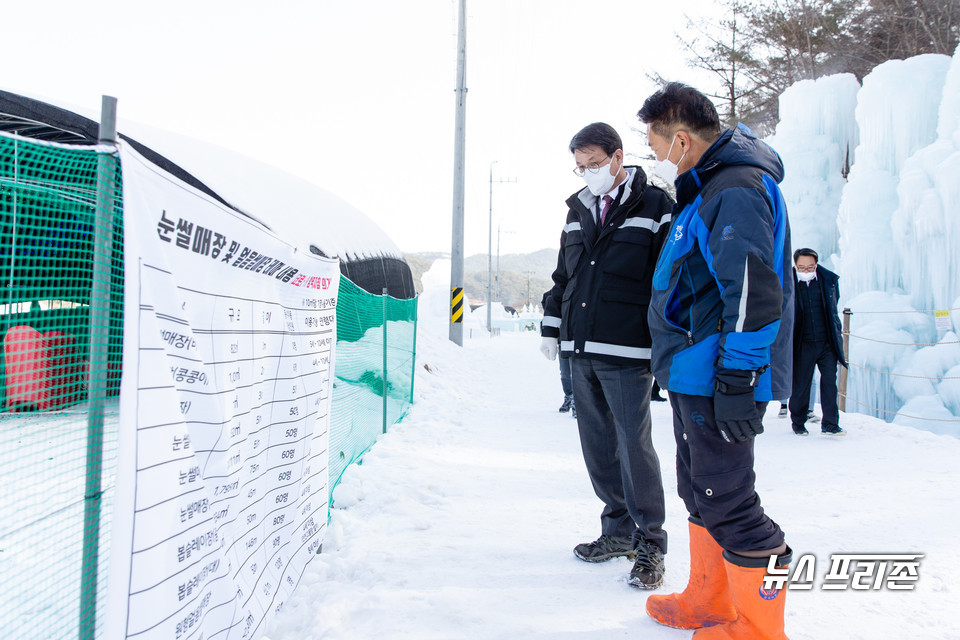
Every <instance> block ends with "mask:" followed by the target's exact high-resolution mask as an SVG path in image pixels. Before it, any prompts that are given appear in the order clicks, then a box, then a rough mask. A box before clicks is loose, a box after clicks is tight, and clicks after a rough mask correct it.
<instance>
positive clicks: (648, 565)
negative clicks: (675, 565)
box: [627, 541, 667, 589]
mask: <svg viewBox="0 0 960 640" xmlns="http://www.w3.org/2000/svg"><path fill="white" fill-rule="evenodd" d="M666 570H667V568H666V566H665V565H664V563H663V552H662V551H660V547H658V546H657V545H655V544H652V543H649V542H645V541H641V542H640V544H639V545H638V546H637V559H636V561H634V563H633V569H631V570H630V578H628V579H627V583H628V584H629V585H630V586H631V587H636V588H638V589H658V588H659V587H660V586H661V585H662V584H663V573H664V571H666Z"/></svg>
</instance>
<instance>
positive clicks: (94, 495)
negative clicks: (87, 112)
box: [0, 135, 123, 638]
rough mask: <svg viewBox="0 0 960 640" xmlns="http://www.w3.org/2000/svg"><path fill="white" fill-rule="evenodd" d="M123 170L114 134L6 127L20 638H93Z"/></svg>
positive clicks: (3, 559) (5, 270)
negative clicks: (37, 133)
mask: <svg viewBox="0 0 960 640" xmlns="http://www.w3.org/2000/svg"><path fill="white" fill-rule="evenodd" d="M120 184H121V183H120V163H119V161H118V158H117V156H116V155H115V154H114V153H111V150H110V149H109V148H89V147H88V148H80V147H71V148H68V147H63V146H55V145H51V144H43V143H33V142H30V141H28V140H25V139H22V138H17V137H11V136H6V135H3V136H0V212H2V218H0V220H2V222H0V225H2V226H0V283H2V288H0V338H2V347H3V350H2V356H0V482H2V486H3V487H4V491H3V492H2V493H0V575H2V576H3V584H4V589H2V590H0V620H3V621H4V622H3V624H4V632H3V633H4V635H5V636H8V637H11V638H92V637H93V634H94V633H95V620H96V616H95V613H96V611H97V609H98V607H99V605H101V604H102V600H103V598H102V596H103V593H104V592H103V588H104V585H105V581H104V580H102V579H98V576H101V577H102V576H103V575H104V574H103V572H104V571H105V570H106V567H105V562H106V558H107V555H108V549H109V535H108V534H109V530H110V519H109V513H110V509H109V506H110V501H111V500H112V495H113V492H112V486H113V476H114V472H115V467H116V441H117V438H116V436H117V414H118V411H117V409H118V393H119V381H120V365H121V350H122V308H123V244H122V237H123V236H122V229H121V223H122V222H121V221H122V218H121V210H122V202H121V192H120ZM98 596H100V597H98ZM101 611H102V608H101Z"/></svg>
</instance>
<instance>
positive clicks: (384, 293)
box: [383, 287, 387, 433]
mask: <svg viewBox="0 0 960 640" xmlns="http://www.w3.org/2000/svg"><path fill="white" fill-rule="evenodd" d="M383 432H384V433H386V432H387V288H386V287H384V288H383Z"/></svg>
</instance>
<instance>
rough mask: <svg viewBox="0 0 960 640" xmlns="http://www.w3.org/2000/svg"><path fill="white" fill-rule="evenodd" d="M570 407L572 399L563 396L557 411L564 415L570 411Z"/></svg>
mask: <svg viewBox="0 0 960 640" xmlns="http://www.w3.org/2000/svg"><path fill="white" fill-rule="evenodd" d="M571 407H573V398H569V397H567V396H564V398H563V404H562V405H560V408H559V409H557V411H559V412H560V413H566V412H567V411H570V408H571Z"/></svg>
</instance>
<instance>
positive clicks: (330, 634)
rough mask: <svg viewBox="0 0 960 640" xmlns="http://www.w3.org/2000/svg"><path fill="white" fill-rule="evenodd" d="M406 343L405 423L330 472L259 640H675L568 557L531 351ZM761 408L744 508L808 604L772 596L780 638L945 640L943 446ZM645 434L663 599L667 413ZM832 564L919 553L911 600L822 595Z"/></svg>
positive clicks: (563, 458) (540, 377) (680, 559)
mask: <svg viewBox="0 0 960 640" xmlns="http://www.w3.org/2000/svg"><path fill="white" fill-rule="evenodd" d="M417 346H418V349H419V353H418V354H417V355H418V357H417V379H416V396H417V401H416V404H415V405H414V408H413V410H412V411H411V413H410V414H409V415H408V416H407V418H406V419H405V420H404V421H403V422H402V423H400V424H399V425H395V426H394V427H393V429H392V431H391V432H390V433H388V434H386V435H385V436H382V437H381V439H380V440H379V441H378V442H377V444H376V445H375V446H374V448H373V449H372V450H371V451H370V452H369V453H368V454H367V456H366V457H365V459H364V462H363V464H362V465H361V466H354V467H352V468H350V469H349V470H348V471H347V472H346V473H345V474H344V477H343V483H342V484H341V485H340V486H339V487H338V488H337V490H336V492H335V494H334V499H335V508H334V509H333V511H332V516H331V522H330V528H329V531H328V533H327V538H326V541H325V543H324V547H323V553H322V554H320V555H319V556H317V558H316V559H314V561H313V562H312V563H311V565H310V566H309V567H308V568H307V571H306V573H305V575H304V577H303V580H302V581H301V583H300V586H299V588H298V590H297V592H296V593H295V595H294V597H293V598H292V599H291V600H290V601H289V602H288V603H287V604H286V606H285V608H284V609H283V610H282V611H281V612H280V613H279V615H278V616H277V618H276V619H275V620H274V622H273V623H272V626H271V627H270V628H269V629H267V632H266V638H268V639H269V640H313V639H319V638H344V639H351V640H355V639H365V638H385V639H393V638H400V639H406V638H410V639H414V638H416V639H418V640H429V639H460V638H464V639H471V640H472V639H477V640H480V639H484V640H485V639H489V638H502V639H512V638H524V639H528V640H546V639H557V640H561V639H562V640H592V639H598V640H599V639H601V638H602V639H609V638H644V639H650V640H660V639H663V640H667V639H671V638H673V639H678V638H689V637H690V635H691V632H689V631H679V630H675V629H669V628H666V627H661V626H659V625H657V624H656V623H654V622H652V621H651V620H650V619H648V618H647V616H646V614H645V613H644V601H645V599H646V597H647V595H648V594H647V593H646V592H641V591H638V590H636V589H633V588H632V587H630V586H629V585H628V584H627V583H626V581H625V577H626V575H627V573H628V572H629V570H630V564H629V562H628V561H626V560H624V559H617V560H614V561H611V562H608V563H604V564H597V565H591V564H587V563H584V562H581V561H579V560H577V559H576V558H575V557H574V556H573V553H572V549H573V547H574V545H575V544H577V543H579V542H583V541H586V540H592V539H593V538H595V537H596V536H597V535H599V512H600V509H601V505H600V502H599V500H597V498H596V497H595V496H594V494H593V491H592V489H591V487H590V483H589V480H588V478H587V476H586V472H585V470H584V465H583V460H582V458H581V454H580V444H579V440H578V436H577V430H576V423H575V421H574V420H573V419H571V418H570V417H569V415H565V414H559V413H557V407H558V406H559V404H560V400H561V399H562V393H561V391H560V381H559V374H558V370H557V363H556V362H548V361H547V360H545V359H544V358H543V356H542V355H541V354H540V353H539V351H538V350H537V347H538V346H539V336H537V335H536V334H534V333H524V334H506V335H503V336H501V337H499V338H495V339H484V340H473V341H468V342H467V344H466V346H465V347H464V348H463V349H459V348H457V347H455V346H453V345H452V344H451V343H449V342H447V341H446V339H445V335H444V337H443V338H440V337H437V336H434V335H429V334H426V332H423V333H421V335H420V336H419V337H418V342H417ZM425 367H429V369H430V371H429V372H428V371H427V370H426V369H425ZM777 408H778V407H777V406H775V405H771V407H770V411H769V412H768V415H767V418H766V420H765V421H764V424H765V425H766V427H767V432H766V433H765V434H763V435H762V436H760V437H759V438H758V440H757V444H756V452H757V459H758V462H757V474H758V486H759V492H760V496H761V499H762V500H763V503H764V506H765V508H767V509H768V511H769V513H770V514H771V515H772V516H773V517H774V518H775V519H776V520H777V521H778V522H779V523H780V525H781V526H782V527H783V529H784V530H785V531H786V533H787V541H788V543H789V544H790V545H791V546H792V547H793V549H794V553H795V557H796V556H799V555H800V554H804V553H812V554H815V555H816V560H817V563H816V573H815V580H814V588H813V590H811V591H788V592H787V619H786V627H787V628H786V630H787V635H788V636H789V637H790V638H791V639H792V640H803V639H814V638H816V639H818V640H825V639H826V640H830V639H833V638H836V639H838V640H839V639H852V638H870V639H871V640H874V639H883V638H897V639H908V638H924V639H928V638H956V637H958V634H960V631H958V630H957V627H956V613H955V612H957V611H960V573H958V570H957V567H958V566H960V550H958V544H957V543H958V540H960V536H958V524H960V516H958V509H957V507H958V506H960V500H958V497H957V487H958V486H960V471H958V469H957V460H960V440H958V439H956V438H952V437H949V436H938V435H935V434H931V433H928V432H924V431H919V430H915V429H912V428H910V427H902V426H897V425H890V424H887V423H885V422H883V421H881V420H877V419H874V418H870V417H867V416H860V415H857V414H842V415H841V424H842V425H843V426H844V428H846V429H847V430H848V432H849V433H848V436H847V437H846V438H840V439H830V438H826V437H822V436H820V435H819V434H818V433H816V432H813V431H812V433H811V436H810V437H808V438H799V437H797V436H794V435H793V434H792V432H791V430H790V425H789V421H788V420H778V419H777V418H776V409H777ZM653 419H654V442H655V445H656V447H657V451H658V452H659V454H660V461H661V465H662V467H663V475H664V486H665V490H666V492H667V496H666V498H667V523H666V527H667V530H668V532H669V534H670V536H671V537H670V552H669V553H668V555H667V557H666V564H667V575H666V583H665V585H664V587H663V589H662V590H661V591H660V593H669V592H672V591H678V590H682V589H683V587H684V586H685V584H686V580H687V574H688V571H689V554H688V550H687V545H688V537H687V529H686V527H687V525H686V513H685V510H684V507H683V503H682V502H681V501H680V499H679V497H677V495H676V474H675V471H674V460H675V457H674V451H675V449H674V442H673V435H672V423H671V414H670V409H669V406H668V405H667V404H666V403H654V405H653ZM843 552H847V553H853V552H859V553H906V552H918V553H924V554H926V555H925V557H924V559H923V560H922V564H921V566H920V579H919V582H918V583H917V586H916V589H915V590H914V591H887V590H883V591H873V590H868V591H842V592H837V591H823V590H821V589H820V586H821V585H822V584H823V577H824V575H825V574H826V572H827V570H828V569H829V558H830V555H831V554H833V553H843Z"/></svg>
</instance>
